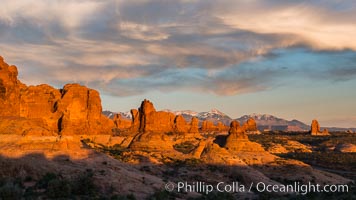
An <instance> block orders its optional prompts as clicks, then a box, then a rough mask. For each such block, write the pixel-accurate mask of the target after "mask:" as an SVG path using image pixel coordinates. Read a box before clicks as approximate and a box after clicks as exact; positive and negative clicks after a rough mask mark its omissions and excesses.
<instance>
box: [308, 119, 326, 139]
mask: <svg viewBox="0 0 356 200" xmlns="http://www.w3.org/2000/svg"><path fill="white" fill-rule="evenodd" d="M310 134H311V135H330V134H329V131H328V130H327V129H324V130H323V131H322V132H321V131H320V125H319V122H318V120H316V119H314V120H313V121H312V123H311V127H310Z"/></svg>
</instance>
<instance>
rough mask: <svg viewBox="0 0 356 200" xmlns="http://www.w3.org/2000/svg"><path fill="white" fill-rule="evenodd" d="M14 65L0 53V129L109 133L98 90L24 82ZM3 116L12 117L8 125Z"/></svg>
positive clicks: (76, 133)
mask: <svg viewBox="0 0 356 200" xmlns="http://www.w3.org/2000/svg"><path fill="white" fill-rule="evenodd" d="M17 75H18V72H17V68H16V67H15V66H9V65H8V64H7V63H5V62H4V60H3V58H2V57H0V118H2V119H3V120H0V129H5V130H6V129H9V128H13V130H14V131H13V132H12V134H22V135H24V134H28V133H29V132H31V133H32V134H38V135H56V134H57V135H73V134H75V135H87V134H88V135H92V134H111V129H112V128H113V127H114V124H113V122H112V121H111V120H109V119H108V118H106V117H105V116H104V115H102V113H101V112H102V107H101V100H100V96H99V93H98V92H97V91H95V90H93V89H89V88H87V87H85V86H81V85H79V84H67V85H65V86H64V87H63V89H55V88H53V87H51V86H49V85H45V84H42V85H38V86H26V85H25V84H23V83H21V82H20V81H19V80H18V79H17ZM4 119H11V127H9V124H8V123H6V120H4Z"/></svg>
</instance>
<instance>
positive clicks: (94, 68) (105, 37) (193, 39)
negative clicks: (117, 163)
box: [0, 0, 356, 96]
mask: <svg viewBox="0 0 356 200" xmlns="http://www.w3.org/2000/svg"><path fill="white" fill-rule="evenodd" d="M355 13H356V3H355V2H352V1H342V0H340V1H329V2H325V1H321V0H313V1H282V0H268V1H258V0H257V1H229V0H222V1H213V0H179V1H160V0H150V1H149V0H132V1H131V0H130V1H124V0H56V1H52V0H38V1H29V0H18V1H12V0H3V1H2V5H1V7H0V54H1V55H2V56H3V57H5V59H6V60H7V62H9V63H10V64H16V65H18V66H19V68H20V70H19V72H20V78H21V80H23V82H25V83H26V84H39V83H43V82H46V83H49V84H52V85H55V86H57V87H62V85H63V84H65V83H68V82H79V83H82V84H85V85H88V86H90V87H93V88H95V89H98V90H100V92H101V93H102V94H107V95H113V96H131V95H140V94H142V93H150V92H154V91H163V92H173V91H180V92H185V91H186V92H198V93H208V94H212V95H217V96H233V95H236V94H246V93H255V92H260V91H265V90H273V89H274V88H278V87H280V86H283V85H286V84H287V85H288V84H292V85H293V84H298V83H300V82H301V83H305V84H307V83H308V82H310V83H312V82H315V81H316V82H318V83H320V84H332V83H333V82H340V81H350V80H351V79H353V78H355V76H356V59H355V57H356V53H355V51H356V41H355V40H354V36H355V35H356V14H355Z"/></svg>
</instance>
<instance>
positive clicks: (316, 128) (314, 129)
mask: <svg viewBox="0 0 356 200" xmlns="http://www.w3.org/2000/svg"><path fill="white" fill-rule="evenodd" d="M310 133H311V134H312V135H317V134H318V133H320V125H319V122H318V121H317V120H316V119H313V121H312V124H311V130H310Z"/></svg>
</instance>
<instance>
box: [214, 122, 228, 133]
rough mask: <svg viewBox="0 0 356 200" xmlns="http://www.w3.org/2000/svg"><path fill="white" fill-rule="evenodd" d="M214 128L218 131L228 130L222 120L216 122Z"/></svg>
mask: <svg viewBox="0 0 356 200" xmlns="http://www.w3.org/2000/svg"><path fill="white" fill-rule="evenodd" d="M216 128H217V130H218V131H219V132H222V131H228V130H229V127H228V126H226V125H224V124H223V123H222V122H218V124H217V125H216Z"/></svg>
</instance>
